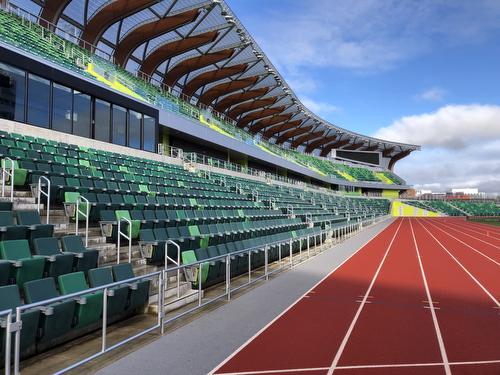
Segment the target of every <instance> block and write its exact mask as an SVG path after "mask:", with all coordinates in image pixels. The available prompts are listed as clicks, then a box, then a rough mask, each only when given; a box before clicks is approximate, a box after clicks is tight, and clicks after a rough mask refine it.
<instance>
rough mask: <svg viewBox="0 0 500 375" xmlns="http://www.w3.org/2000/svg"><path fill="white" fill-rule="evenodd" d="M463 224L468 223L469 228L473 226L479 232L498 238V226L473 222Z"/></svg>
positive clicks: (499, 233)
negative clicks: (482, 231) (488, 233)
mask: <svg viewBox="0 0 500 375" xmlns="http://www.w3.org/2000/svg"><path fill="white" fill-rule="evenodd" d="M465 222H466V223H469V224H470V225H471V226H473V227H475V228H477V229H479V230H484V231H485V232H491V233H492V234H494V235H495V237H496V238H498V237H500V227H498V226H495V225H490V224H483V223H477V222H475V221H465Z"/></svg>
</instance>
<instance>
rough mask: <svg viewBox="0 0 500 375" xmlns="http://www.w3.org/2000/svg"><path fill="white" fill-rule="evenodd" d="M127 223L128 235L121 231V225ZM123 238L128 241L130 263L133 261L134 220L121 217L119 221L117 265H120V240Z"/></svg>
mask: <svg viewBox="0 0 500 375" xmlns="http://www.w3.org/2000/svg"><path fill="white" fill-rule="evenodd" d="M122 221H125V222H126V223H127V224H128V235H127V234H126V233H124V232H122V231H121V223H122ZM122 236H123V238H125V239H126V240H128V262H129V263H130V262H131V261H132V220H129V219H127V218H126V217H121V218H120V220H118V238H117V243H116V251H117V254H116V264H120V239H121V237H122Z"/></svg>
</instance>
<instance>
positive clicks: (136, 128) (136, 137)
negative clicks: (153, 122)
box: [128, 111, 142, 148]
mask: <svg viewBox="0 0 500 375" xmlns="http://www.w3.org/2000/svg"><path fill="white" fill-rule="evenodd" d="M141 122H142V113H139V112H134V111H129V117H128V145H129V146H130V147H133V148H141Z"/></svg>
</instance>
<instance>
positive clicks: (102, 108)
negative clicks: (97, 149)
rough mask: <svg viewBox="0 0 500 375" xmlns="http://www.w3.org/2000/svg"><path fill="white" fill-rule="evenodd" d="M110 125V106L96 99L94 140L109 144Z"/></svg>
mask: <svg viewBox="0 0 500 375" xmlns="http://www.w3.org/2000/svg"><path fill="white" fill-rule="evenodd" d="M110 124H111V104H109V103H108V102H105V101H104V100H100V99H96V100H95V106H94V139H97V140H99V141H104V142H109V133H110V131H109V130H110V129H109V128H110Z"/></svg>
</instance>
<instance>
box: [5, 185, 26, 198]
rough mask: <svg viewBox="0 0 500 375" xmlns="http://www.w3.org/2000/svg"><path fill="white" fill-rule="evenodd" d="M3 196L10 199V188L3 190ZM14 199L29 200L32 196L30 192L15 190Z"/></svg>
mask: <svg viewBox="0 0 500 375" xmlns="http://www.w3.org/2000/svg"><path fill="white" fill-rule="evenodd" d="M5 196H6V197H7V196H8V197H10V187H6V188H5ZM14 197H19V198H31V197H33V194H32V193H31V190H16V189H14ZM0 199H5V198H1V197H0Z"/></svg>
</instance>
